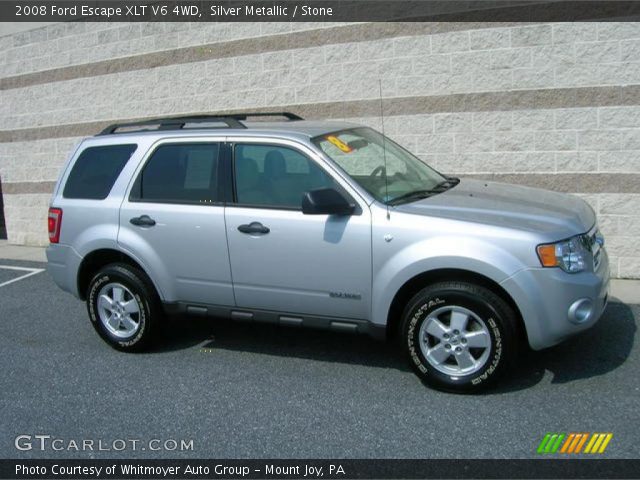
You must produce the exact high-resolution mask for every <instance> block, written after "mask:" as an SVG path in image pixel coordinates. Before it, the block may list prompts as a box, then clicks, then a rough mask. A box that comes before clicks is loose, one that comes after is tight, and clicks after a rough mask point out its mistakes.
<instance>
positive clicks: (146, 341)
mask: <svg viewBox="0 0 640 480" xmlns="http://www.w3.org/2000/svg"><path fill="white" fill-rule="evenodd" d="M87 309H88V311H89V318H90V319H91V323H92V325H93V326H94V328H95V329H96V331H97V332H98V334H100V336H101V337H102V338H103V339H104V340H105V341H106V342H107V343H109V344H110V345H111V346H112V347H114V348H116V349H118V350H123V351H130V352H137V351H142V350H144V349H146V348H148V347H149V346H150V345H151V343H152V342H153V340H154V339H155V336H156V330H157V329H158V324H159V323H160V320H161V317H162V308H161V306H160V302H159V299H158V296H157V294H156V292H155V290H154V288H153V286H152V285H151V284H150V282H149V280H148V279H147V277H146V275H145V274H144V273H142V272H141V271H139V270H138V269H135V268H133V267H131V266H129V265H127V264H111V265H107V266H106V267H104V268H102V269H101V270H100V271H99V272H98V274H97V275H96V276H94V277H93V279H92V280H91V282H90V283H89V291H88V295H87Z"/></svg>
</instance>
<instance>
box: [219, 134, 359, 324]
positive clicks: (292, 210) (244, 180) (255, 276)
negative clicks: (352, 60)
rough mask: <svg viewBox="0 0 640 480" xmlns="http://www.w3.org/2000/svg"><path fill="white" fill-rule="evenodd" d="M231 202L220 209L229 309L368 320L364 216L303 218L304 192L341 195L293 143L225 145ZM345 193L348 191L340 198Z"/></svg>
mask: <svg viewBox="0 0 640 480" xmlns="http://www.w3.org/2000/svg"><path fill="white" fill-rule="evenodd" d="M232 151H233V162H234V168H233V177H234V192H235V193H234V198H233V200H234V201H233V203H230V204H227V208H226V211H225V217H226V227H227V238H228V241H229V254H230V261H231V271H232V276H233V286H234V293H235V299H236V304H237V306H238V307H240V308H242V307H244V308H248V309H263V310H271V311H277V312H291V313H300V314H307V315H320V316H329V317H341V318H353V319H368V318H369V309H370V304H371V218H370V212H369V209H368V207H367V205H366V203H365V202H363V201H361V200H359V201H356V200H355V198H356V196H355V195H352V196H353V199H354V202H356V203H357V204H358V205H359V208H358V213H357V214H354V215H351V216H333V215H331V216H330V215H304V214H303V213H302V211H301V204H302V197H303V194H304V192H306V191H309V190H313V189H317V188H327V187H334V188H338V189H340V190H342V191H343V192H345V193H347V192H346V190H345V187H346V186H340V185H338V184H337V182H336V181H335V180H334V179H333V178H332V176H331V175H330V174H329V173H328V172H327V171H326V170H324V169H323V168H322V167H320V165H319V164H318V163H317V162H316V161H315V160H314V159H312V158H311V155H312V152H311V151H307V150H306V149H305V148H303V147H300V146H295V145H294V144H283V143H268V142H266V141H256V142H247V141H238V142H232ZM347 194H348V193H347Z"/></svg>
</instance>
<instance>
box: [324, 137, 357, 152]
mask: <svg viewBox="0 0 640 480" xmlns="http://www.w3.org/2000/svg"><path fill="white" fill-rule="evenodd" d="M327 140H329V141H330V142H331V143H333V144H334V145H335V146H336V147H338V148H339V149H340V150H342V151H343V152H344V153H351V152H353V148H351V147H350V146H349V145H347V144H346V143H344V142H343V141H342V140H340V139H339V138H338V137H336V136H334V135H329V136H328V137H327Z"/></svg>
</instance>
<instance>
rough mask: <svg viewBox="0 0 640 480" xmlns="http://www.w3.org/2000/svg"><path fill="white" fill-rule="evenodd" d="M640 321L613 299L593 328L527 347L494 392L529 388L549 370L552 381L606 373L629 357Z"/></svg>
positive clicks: (565, 381)
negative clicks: (555, 341) (550, 343)
mask: <svg viewBox="0 0 640 480" xmlns="http://www.w3.org/2000/svg"><path fill="white" fill-rule="evenodd" d="M636 311H638V310H636ZM637 321H638V319H637V318H635V316H634V312H633V310H632V309H631V307H630V306H629V305H627V304H624V303H619V302H615V301H612V302H610V303H609V304H608V305H607V309H606V310H605V312H604V314H603V316H602V318H601V319H600V321H599V322H598V323H597V324H596V325H595V326H594V327H593V328H591V329H589V330H587V331H585V332H583V333H581V334H579V335H576V336H575V337H572V338H570V339H568V340H566V341H565V342H563V343H561V344H559V345H556V346H554V347H551V348H548V349H545V350H541V351H537V352H536V351H533V350H530V349H525V351H523V352H522V354H521V356H520V359H519V364H518V366H517V367H516V368H514V371H513V374H512V375H510V376H509V378H508V379H506V381H505V382H503V383H502V384H501V385H499V386H498V387H497V388H496V389H494V390H492V391H491V392H492V393H504V392H509V391H516V390H522V389H526V388H529V387H531V386H533V385H535V384H537V383H538V382H540V380H542V378H543V376H544V375H545V372H547V371H548V372H550V373H551V374H552V375H553V378H552V380H551V383H552V384H564V383H570V382H573V381H575V380H582V379H586V378H592V377H597V376H600V375H605V374H607V373H609V372H611V371H613V370H615V369H616V368H618V367H619V366H620V365H622V364H623V363H624V362H625V361H626V360H627V358H628V357H629V354H630V353H631V350H632V348H633V344H634V341H635V336H636V331H637Z"/></svg>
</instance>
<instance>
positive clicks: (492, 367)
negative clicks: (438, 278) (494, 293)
mask: <svg viewBox="0 0 640 480" xmlns="http://www.w3.org/2000/svg"><path fill="white" fill-rule="evenodd" d="M460 304H461V305H460ZM469 304H472V306H470V305H469ZM446 305H460V306H464V307H465V308H469V309H470V310H472V311H474V312H476V314H478V316H479V317H480V318H481V319H482V320H484V322H485V324H486V326H487V328H488V329H489V332H490V336H491V347H490V348H491V352H490V356H489V359H488V361H487V363H486V364H485V365H484V366H483V367H482V369H481V370H480V371H478V372H475V373H473V374H471V375H465V376H452V375H447V374H444V373H442V372H439V371H438V370H436V369H434V368H432V367H431V366H430V365H429V363H428V362H427V360H426V359H425V358H424V356H423V355H422V350H421V348H420V345H419V341H420V340H419V338H418V336H419V331H420V327H421V326H422V322H424V321H425V320H426V318H427V317H428V314H429V313H430V312H431V311H433V310H435V309H436V308H438V307H441V306H446ZM479 307H480V308H479ZM478 310H480V311H478ZM493 310H494V309H493V307H492V306H491V305H489V304H484V303H483V302H481V301H480V302H479V301H478V300H477V299H471V298H469V299H467V300H466V301H465V300H464V299H463V298H459V296H458V295H455V294H454V295H434V296H433V297H431V298H428V299H427V300H426V301H424V302H422V303H421V304H419V305H418V306H417V307H415V308H414V309H413V311H412V313H411V317H410V320H409V323H408V328H407V330H406V341H407V347H408V351H409V356H410V359H411V362H412V363H413V365H414V366H415V367H416V368H417V369H418V370H419V371H420V372H421V373H422V374H425V375H427V374H429V375H435V376H438V377H444V378H446V379H448V381H449V382H452V383H453V382H456V383H469V384H471V385H474V386H475V385H480V384H481V383H483V382H486V381H487V380H489V379H490V378H491V377H492V376H493V374H494V373H495V372H497V371H498V369H499V366H500V362H501V360H502V356H503V342H502V333H501V329H500V323H499V320H496V314H495V312H494V311H493Z"/></svg>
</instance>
